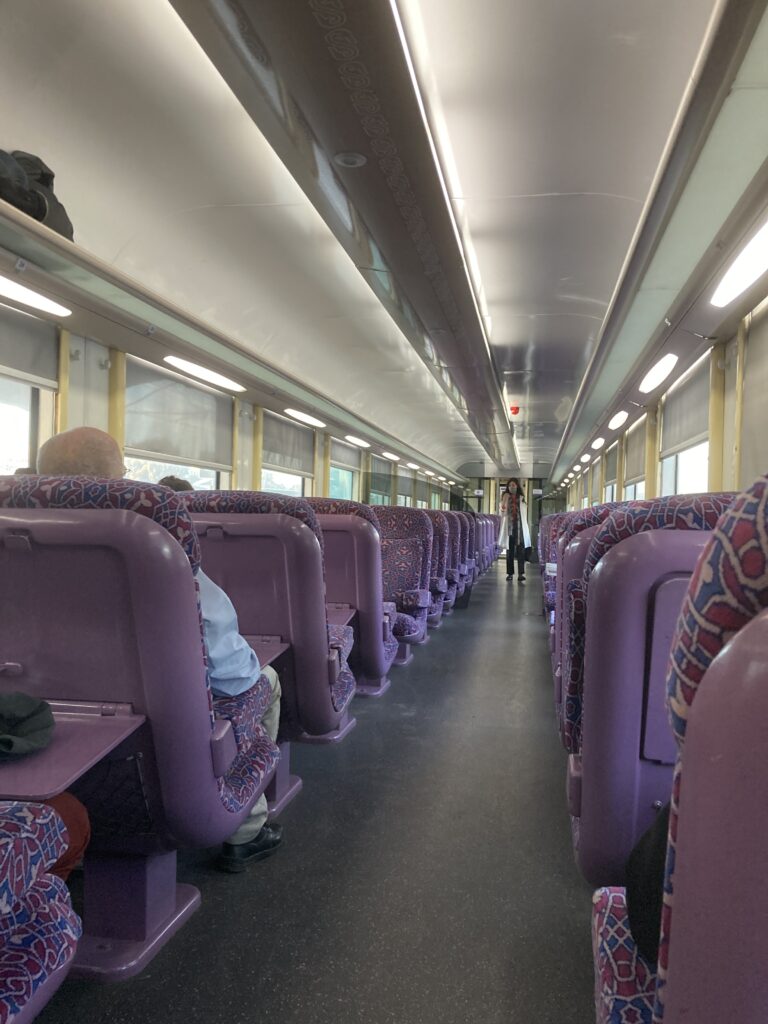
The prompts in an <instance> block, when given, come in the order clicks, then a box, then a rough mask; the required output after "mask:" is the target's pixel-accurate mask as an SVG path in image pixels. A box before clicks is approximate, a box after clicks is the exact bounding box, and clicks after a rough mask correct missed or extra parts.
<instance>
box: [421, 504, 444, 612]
mask: <svg viewBox="0 0 768 1024" xmlns="http://www.w3.org/2000/svg"><path fill="white" fill-rule="evenodd" d="M424 511H425V512H426V514H427V515H428V516H429V518H430V520H431V522H432V530H433V537H432V570H431V573H430V577H429V592H430V594H431V596H432V599H431V601H430V604H429V614H428V615H427V622H428V624H429V625H430V626H439V625H440V619H441V618H442V616H443V604H444V602H445V595H446V593H447V591H448V578H447V575H446V571H447V564H448V520H447V518H446V516H445V513H443V512H438V511H437V509H424Z"/></svg>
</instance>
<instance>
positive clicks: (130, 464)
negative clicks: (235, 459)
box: [125, 455, 230, 491]
mask: <svg viewBox="0 0 768 1024" xmlns="http://www.w3.org/2000/svg"><path fill="white" fill-rule="evenodd" d="M125 475H126V476H127V477H128V479H129V480H143V481H144V482H146V483H149V484H156V483H159V482H160V481H161V480H162V479H163V477H166V476H177V477H180V478H181V479H182V480H188V481H189V483H191V484H192V486H193V487H194V489H195V490H196V491H215V490H218V489H219V488H226V487H228V486H229V480H230V475H229V473H222V472H219V471H218V470H216V469H208V468H207V467H205V466H185V465H182V464H181V463H179V462H159V461H158V460H157V459H143V458H141V457H137V456H134V455H126V456H125Z"/></svg>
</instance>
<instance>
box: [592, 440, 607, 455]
mask: <svg viewBox="0 0 768 1024" xmlns="http://www.w3.org/2000/svg"><path fill="white" fill-rule="evenodd" d="M604 444H605V438H604V437H596V438H595V440H594V441H593V442H592V449H593V451H596V452H599V451H600V449H601V448H602V447H603V445H604Z"/></svg>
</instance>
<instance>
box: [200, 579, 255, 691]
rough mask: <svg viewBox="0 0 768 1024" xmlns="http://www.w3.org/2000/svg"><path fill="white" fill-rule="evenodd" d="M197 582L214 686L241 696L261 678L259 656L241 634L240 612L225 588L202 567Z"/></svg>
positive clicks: (209, 671)
mask: <svg viewBox="0 0 768 1024" xmlns="http://www.w3.org/2000/svg"><path fill="white" fill-rule="evenodd" d="M197 582H198V585H199V587H200V606H201V608H202V611H203V631H204V633H205V646H206V648H207V650H208V676H209V678H210V680H211V689H212V690H213V692H214V693H215V694H218V695H219V696H222V697H237V696H238V694H241V693H245V691H246V690H250V688H251V687H252V686H253V685H254V683H255V682H256V680H257V679H258V678H259V672H260V671H261V667H260V665H259V659H258V658H257V657H256V654H255V652H254V650H253V648H252V647H250V646H249V645H248V644H247V643H246V641H245V640H243V638H242V637H241V636H240V632H239V629H238V625H237V612H236V611H235V608H234V605H233V604H232V602H231V601H230V599H229V598H228V597H227V595H226V594H225V593H224V591H223V590H222V589H221V587H217V586H216V584H215V583H214V582H213V581H212V580H209V579H208V577H207V576H206V575H205V573H204V572H203V571H202V570H200V571H199V572H198V574H197Z"/></svg>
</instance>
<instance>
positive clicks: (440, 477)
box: [437, 476, 447, 483]
mask: <svg viewBox="0 0 768 1024" xmlns="http://www.w3.org/2000/svg"><path fill="white" fill-rule="evenodd" d="M437 479H438V480H442V481H443V483H445V482H446V480H447V477H444V476H439V477H438V478H437Z"/></svg>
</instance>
